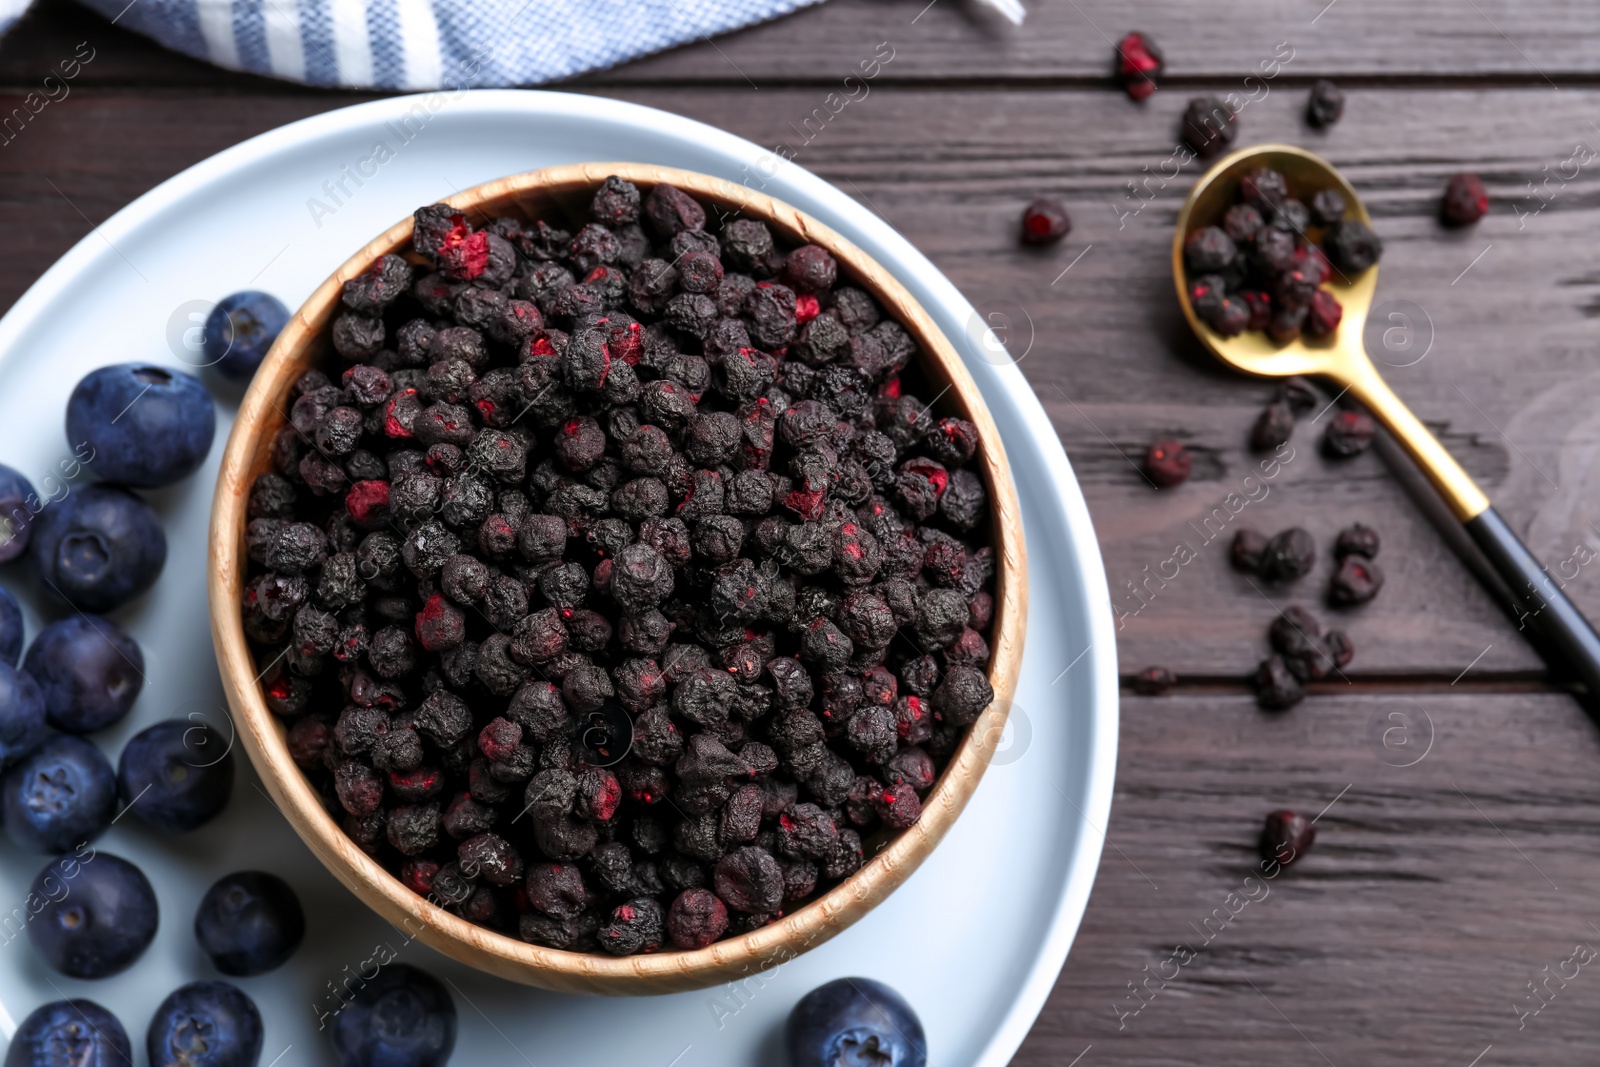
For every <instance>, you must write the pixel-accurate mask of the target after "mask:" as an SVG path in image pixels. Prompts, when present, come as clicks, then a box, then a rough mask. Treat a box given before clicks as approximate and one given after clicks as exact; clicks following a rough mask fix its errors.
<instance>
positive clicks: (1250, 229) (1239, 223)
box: [1222, 204, 1266, 245]
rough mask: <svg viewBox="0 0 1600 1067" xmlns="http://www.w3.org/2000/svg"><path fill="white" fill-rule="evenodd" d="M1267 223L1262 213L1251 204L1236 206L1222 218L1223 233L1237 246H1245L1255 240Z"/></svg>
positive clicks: (1229, 209)
mask: <svg viewBox="0 0 1600 1067" xmlns="http://www.w3.org/2000/svg"><path fill="white" fill-rule="evenodd" d="M1265 225H1266V221H1265V220H1264V219H1263V218H1262V217H1261V212H1260V211H1258V210H1256V209H1255V208H1254V207H1253V206H1251V205H1250V204H1234V205H1233V206H1232V207H1230V208H1228V210H1227V211H1226V212H1224V213H1223V216H1222V232H1223V233H1225V234H1227V235H1228V237H1230V238H1231V239H1232V240H1233V242H1234V244H1235V245H1239V244H1245V243H1248V242H1250V241H1252V240H1254V239H1255V236H1256V234H1257V233H1259V232H1261V227H1263V226H1265Z"/></svg>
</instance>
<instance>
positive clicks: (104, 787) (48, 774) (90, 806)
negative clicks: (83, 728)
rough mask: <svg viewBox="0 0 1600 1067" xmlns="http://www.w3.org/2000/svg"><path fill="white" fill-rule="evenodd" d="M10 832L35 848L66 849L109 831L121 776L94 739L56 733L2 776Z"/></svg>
mask: <svg viewBox="0 0 1600 1067" xmlns="http://www.w3.org/2000/svg"><path fill="white" fill-rule="evenodd" d="M0 806H3V808H4V811H5V823H6V834H7V836H9V837H10V838H11V840H13V841H15V842H16V843H17V844H19V845H21V846H22V847H23V848H31V849H33V850H34V851H35V852H68V851H70V850H72V849H74V848H77V847H78V846H79V845H83V844H87V843H88V842H90V841H93V840H94V839H95V838H97V837H99V836H100V835H101V834H103V833H105V832H106V828H107V827H109V826H110V825H111V817H112V815H113V814H115V812H116V808H117V776H116V775H115V774H113V773H111V764H110V763H109V762H108V761H107V760H106V758H105V756H104V755H102V754H101V752H100V749H99V748H97V747H96V746H95V745H94V743H93V742H92V741H85V740H84V739H83V738H81V737H65V736H61V735H57V736H55V737H52V738H50V740H48V741H46V742H45V743H44V744H42V745H40V746H39V747H38V748H36V749H34V750H33V751H32V752H30V753H28V754H27V755H26V756H24V757H22V759H20V760H18V761H17V762H16V763H15V764H13V765H12V766H11V767H10V769H8V770H7V771H6V773H5V777H4V778H3V779H0Z"/></svg>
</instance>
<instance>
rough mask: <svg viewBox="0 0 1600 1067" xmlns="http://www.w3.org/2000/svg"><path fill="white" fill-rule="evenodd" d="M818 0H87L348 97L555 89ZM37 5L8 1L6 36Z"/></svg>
mask: <svg viewBox="0 0 1600 1067" xmlns="http://www.w3.org/2000/svg"><path fill="white" fill-rule="evenodd" d="M818 2H819V0H131V2H130V0H83V3H85V4H87V5H88V6H89V7H91V8H93V9H94V10H95V11H98V12H100V13H101V14H102V15H104V16H105V17H106V18H108V19H111V20H113V21H114V22H116V23H117V25H119V26H127V27H128V28H130V29H133V30H136V31H138V32H139V33H142V34H144V35H145V36H146V37H150V38H153V39H154V40H156V41H158V42H160V43H161V44H163V45H165V46H166V47H168V48H172V49H175V50H177V51H179V52H184V53H186V54H188V55H191V56H194V57H196V58H197V59H203V60H206V61H208V62H211V63H215V64H217V65H219V66H223V67H228V68H230V69H232V70H244V71H250V72H251V73H254V74H264V75H266V76H268V77H272V78H283V79H285V80H288V81H296V82H304V83H307V84H310V85H329V86H341V87H344V88H348V89H409V90H422V89H462V88H479V87H489V86H509V85H530V84H534V83H537V82H548V81H554V80H556V79H558V78H566V77H570V76H572V75H574V74H581V73H582V72H584V71H587V70H598V69H601V68H604V67H610V66H613V65H615V64H617V63H622V62H624V61H626V60H629V59H634V58H636V57H638V56H642V55H648V54H649V53H651V52H659V51H661V50H662V49H665V48H671V47H673V46H675V45H680V44H685V43H687V42H689V41H693V40H697V39H701V38H709V37H710V36H711V35H712V34H718V33H725V32H727V31H728V30H734V29H738V28H739V27H741V26H749V25H751V24H752V23H756V22H763V21H765V20H767V19H771V18H776V17H777V16H779V15H785V14H788V13H789V12H791V11H794V10H796V9H798V8H802V7H806V6H808V5H810V4H814V3H818ZM26 3H27V0H0V30H3V28H4V24H5V23H6V22H7V21H8V18H7V16H9V17H10V20H14V19H15V17H16V15H17V14H20V11H21V9H22V8H24V7H25V6H26Z"/></svg>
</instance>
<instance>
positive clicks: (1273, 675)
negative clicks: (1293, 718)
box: [1255, 655, 1306, 711]
mask: <svg viewBox="0 0 1600 1067" xmlns="http://www.w3.org/2000/svg"><path fill="white" fill-rule="evenodd" d="M1255 686H1256V702H1257V703H1258V704H1260V705H1261V706H1262V707H1263V708H1266V709H1267V710H1269V711H1283V710H1285V709H1287V708H1292V707H1294V705H1296V704H1298V703H1300V701H1301V700H1303V699H1305V695H1306V692H1305V688H1304V687H1303V686H1301V684H1300V679H1298V678H1296V677H1295V676H1294V672H1292V671H1291V670H1289V666H1288V664H1286V663H1285V662H1284V660H1283V657H1282V656H1278V655H1273V656H1269V657H1268V658H1267V659H1264V660H1262V661H1261V666H1260V667H1259V668H1257V670H1256V675H1255Z"/></svg>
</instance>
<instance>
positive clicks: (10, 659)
mask: <svg viewBox="0 0 1600 1067" xmlns="http://www.w3.org/2000/svg"><path fill="white" fill-rule="evenodd" d="M22 637H23V634H22V606H21V605H20V604H18V603H17V598H16V597H14V596H12V595H11V593H10V592H9V591H7V589H6V587H5V586H3V585H0V663H4V664H7V665H8V666H11V667H15V666H16V665H17V660H18V659H20V658H21V657H22Z"/></svg>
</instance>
